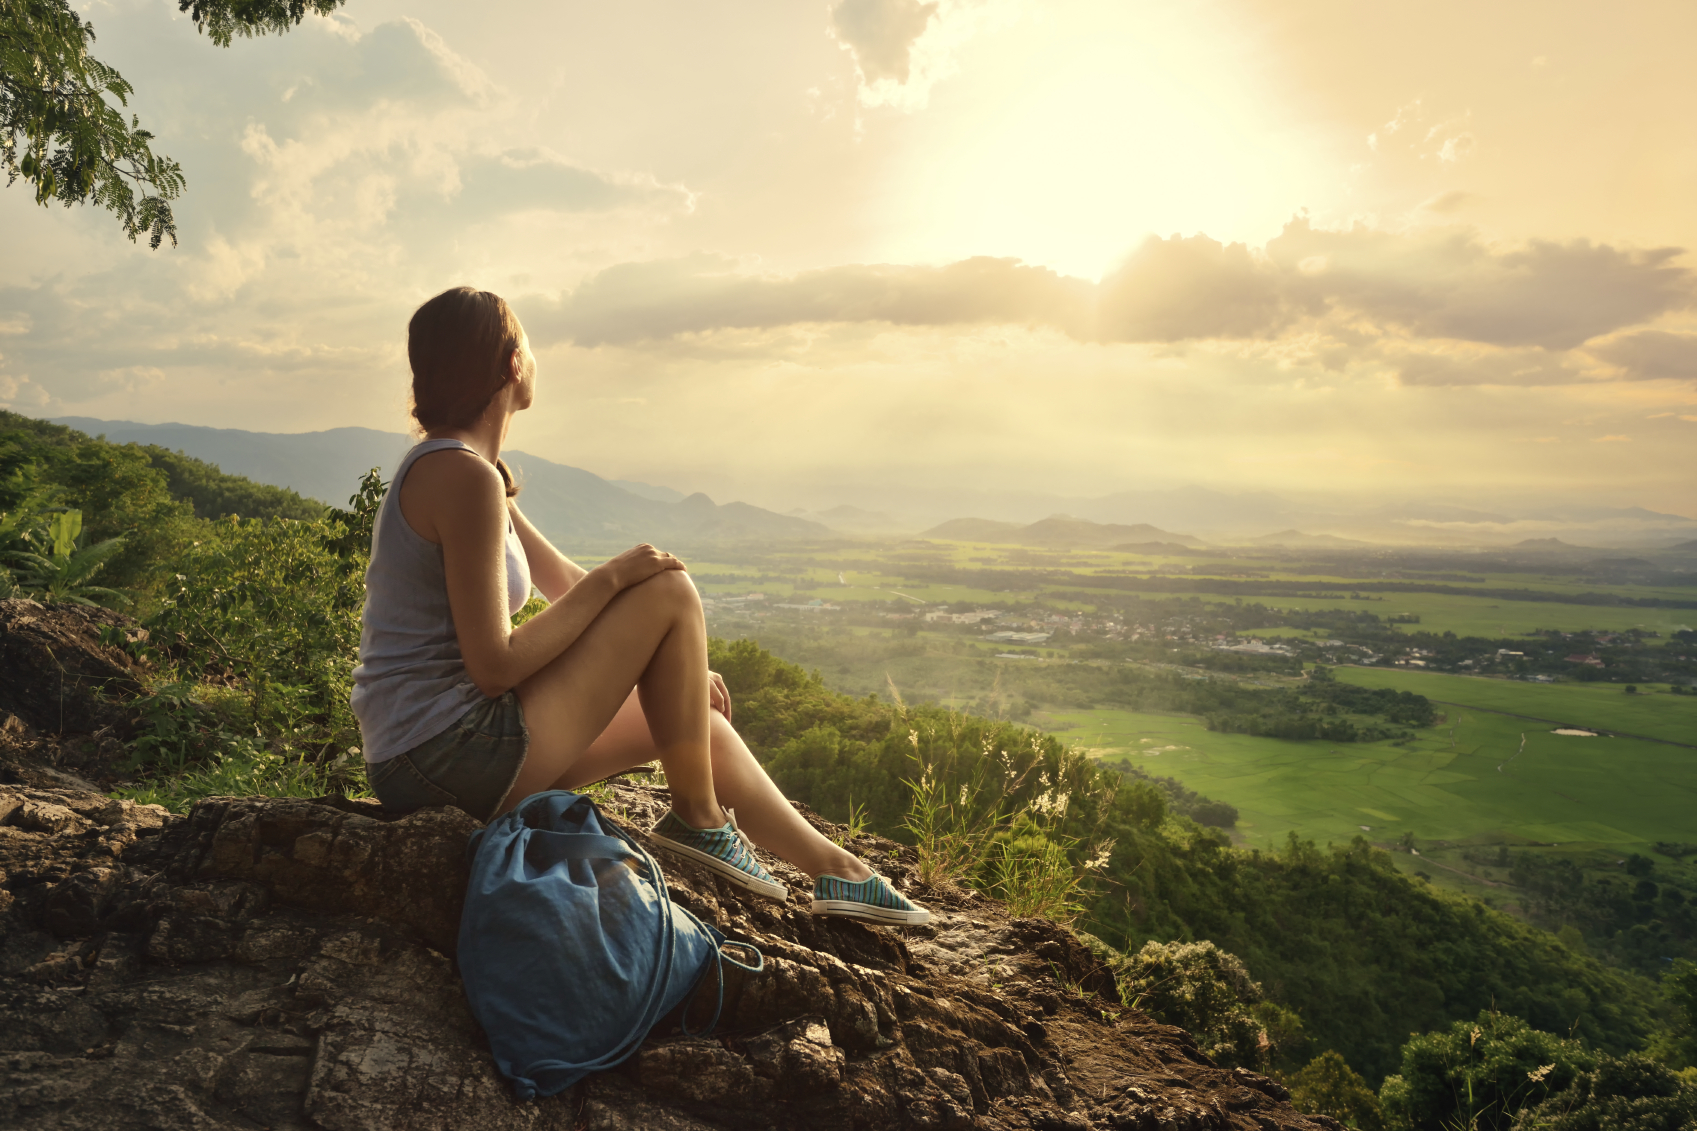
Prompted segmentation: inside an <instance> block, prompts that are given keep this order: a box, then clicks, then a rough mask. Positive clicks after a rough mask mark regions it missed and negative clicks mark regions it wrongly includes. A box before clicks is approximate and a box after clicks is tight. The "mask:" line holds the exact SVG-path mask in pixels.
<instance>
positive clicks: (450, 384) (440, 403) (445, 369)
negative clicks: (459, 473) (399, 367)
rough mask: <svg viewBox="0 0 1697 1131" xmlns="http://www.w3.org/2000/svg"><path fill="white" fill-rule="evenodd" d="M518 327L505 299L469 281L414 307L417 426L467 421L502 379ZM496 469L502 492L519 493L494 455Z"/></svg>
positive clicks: (411, 353)
mask: <svg viewBox="0 0 1697 1131" xmlns="http://www.w3.org/2000/svg"><path fill="white" fill-rule="evenodd" d="M523 332H524V331H523V330H522V329H521V328H520V327H519V320H518V317H517V316H516V315H515V314H514V313H513V308H512V307H510V306H508V305H507V301H506V300H505V299H503V298H502V297H501V296H500V295H497V294H491V293H490V292H489V291H479V290H474V289H473V288H471V287H455V288H453V289H452V290H447V291H443V292H442V293H441V294H439V295H437V296H436V297H435V298H433V299H431V300H430V301H429V302H427V303H425V304H424V305H423V306H421V307H419V308H418V309H417V310H416V311H414V312H413V316H412V321H411V322H408V323H407V361H408V362H409V363H410V364H411V365H412V416H413V419H414V420H416V421H418V426H419V428H420V429H422V430H424V431H425V432H430V431H433V430H435V429H438V428H468V427H470V426H471V424H472V423H473V422H474V421H475V420H476V419H477V418H478V417H479V416H481V415H482V414H483V410H484V409H485V408H487V407H489V402H490V400H491V399H492V398H493V397H494V396H495V394H496V393H497V392H498V391H500V388H501V386H502V385H503V384H505V383H506V380H507V359H508V358H510V357H511V356H512V354H513V351H514V350H516V349H518V348H519V340H520V338H521V336H522V335H523ZM495 470H497V471H499V472H500V473H501V481H502V482H503V483H504V484H506V488H507V497H508V498H512V497H513V496H514V495H516V494H518V487H517V486H516V485H515V484H514V483H513V475H512V472H511V471H509V470H508V469H507V465H506V462H505V461H504V460H499V459H497V460H496V461H495Z"/></svg>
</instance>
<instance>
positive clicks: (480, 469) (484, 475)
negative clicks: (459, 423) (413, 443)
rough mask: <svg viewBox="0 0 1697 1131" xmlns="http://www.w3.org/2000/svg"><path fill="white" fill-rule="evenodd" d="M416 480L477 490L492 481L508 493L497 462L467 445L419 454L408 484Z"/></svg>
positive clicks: (414, 461)
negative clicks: (484, 456) (496, 467)
mask: <svg viewBox="0 0 1697 1131" xmlns="http://www.w3.org/2000/svg"><path fill="white" fill-rule="evenodd" d="M415 481H417V482H419V483H429V484H432V485H436V486H448V485H449V484H455V485H461V486H465V487H471V488H474V489H475V488H478V487H483V486H486V485H488V484H490V483H493V484H494V485H495V486H496V487H499V488H501V489H502V494H503V495H505V493H506V490H505V484H503V483H502V481H501V473H500V472H499V471H496V470H495V465H494V464H492V463H490V462H489V461H488V460H486V459H484V458H483V457H482V456H480V455H478V454H477V453H476V452H474V451H472V450H471V449H470V448H465V447H458V448H437V449H435V450H434V451H428V452H424V453H422V454H420V455H418V456H416V457H415V458H414V459H413V463H412V467H411V468H410V469H409V470H408V472H407V483H408V484H411V483H413V482H415Z"/></svg>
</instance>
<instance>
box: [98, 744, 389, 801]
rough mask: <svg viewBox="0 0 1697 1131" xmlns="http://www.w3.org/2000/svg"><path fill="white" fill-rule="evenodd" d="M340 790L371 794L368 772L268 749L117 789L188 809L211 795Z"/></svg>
mask: <svg viewBox="0 0 1697 1131" xmlns="http://www.w3.org/2000/svg"><path fill="white" fill-rule="evenodd" d="M331 793H340V794H343V795H344V796H348V797H370V796H371V791H370V790H369V789H367V788H366V787H365V776H364V774H363V773H357V772H352V771H351V767H348V766H346V765H344V766H340V767H334V766H332V767H322V766H318V765H315V764H313V763H312V762H309V761H306V760H304V759H298V758H285V757H282V756H280V755H276V754H272V753H270V752H268V751H257V752H255V751H249V752H243V753H239V754H227V755H224V756H222V757H219V758H217V759H215V760H214V761H212V762H210V763H208V764H203V765H194V766H189V767H187V768H186V769H183V770H182V771H180V772H179V773H177V774H174V775H168V776H160V777H156V778H152V779H149V780H147V781H143V782H140V783H138V784H136V785H133V786H127V787H122V788H119V789H114V790H113V791H112V796H113V797H124V798H128V799H129V800H131V801H134V802H136V803H138V804H141V805H163V806H164V807H165V808H167V809H170V810H171V811H172V812H176V813H186V812H188V811H189V809H190V808H191V807H192V806H193V805H194V803H195V802H197V801H201V800H204V799H206V798H208V797H245V796H248V795H250V794H264V795H265V796H267V797H323V796H325V795H326V794H331Z"/></svg>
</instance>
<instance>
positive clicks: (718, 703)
mask: <svg viewBox="0 0 1697 1131" xmlns="http://www.w3.org/2000/svg"><path fill="white" fill-rule="evenodd" d="M707 703H708V705H709V706H710V707H712V708H713V709H714V710H715V711H717V712H719V713H720V714H721V715H723V716H725V721H726V722H727V723H728V722H730V721H731V691H730V688H728V687H726V686H725V677H724V676H722V675H720V674H719V673H718V672H708V673H707Z"/></svg>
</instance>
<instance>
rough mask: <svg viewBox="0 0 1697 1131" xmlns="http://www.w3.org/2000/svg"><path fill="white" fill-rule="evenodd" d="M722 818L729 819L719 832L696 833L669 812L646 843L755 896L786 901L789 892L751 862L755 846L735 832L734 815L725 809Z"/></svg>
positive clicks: (650, 834) (699, 831) (736, 829)
mask: <svg viewBox="0 0 1697 1131" xmlns="http://www.w3.org/2000/svg"><path fill="white" fill-rule="evenodd" d="M725 816H726V817H729V818H730V819H729V820H728V821H726V822H725V824H724V825H723V826H722V827H721V828H717V829H698V828H695V827H694V826H692V825H689V824H687V823H685V822H684V820H683V818H681V817H679V816H678V815H677V814H676V813H674V812H672V811H671V810H670V809H668V810H666V815H665V816H664V817H661V818H660V820H659V823H657V824H656V825H655V826H654V827H653V828H652V829H650V830H649V831H648V839H649V842H650V843H651V844H653V846H654V847H655V848H658V849H661V850H662V851H665V852H670V853H672V854H673V855H674V856H681V857H683V858H684V859H685V860H693V861H695V862H696V863H697V864H701V865H703V866H705V867H706V868H707V869H708V870H710V871H712V872H715V873H717V874H718V875H720V876H721V877H723V878H724V879H727V880H729V881H731V883H733V884H736V885H737V886H738V887H742V888H747V889H748V890H749V891H751V892H753V893H754V894H756V895H763V896H765V897H766V898H767V899H776V900H779V901H784V900H787V899H789V897H790V889H789V888H787V887H785V886H784V885H783V884H780V883H779V882H778V881H777V880H774V879H773V878H772V876H771V873H769V872H767V871H766V869H765V868H762V867H761V866H760V861H758V860H756V859H755V858H754V844H753V842H752V841H750V840H749V839H748V837H746V836H744V835H743V832H742V830H741V829H739V828H737V815H736V814H735V813H733V812H732V811H731V810H729V809H726V810H725Z"/></svg>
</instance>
